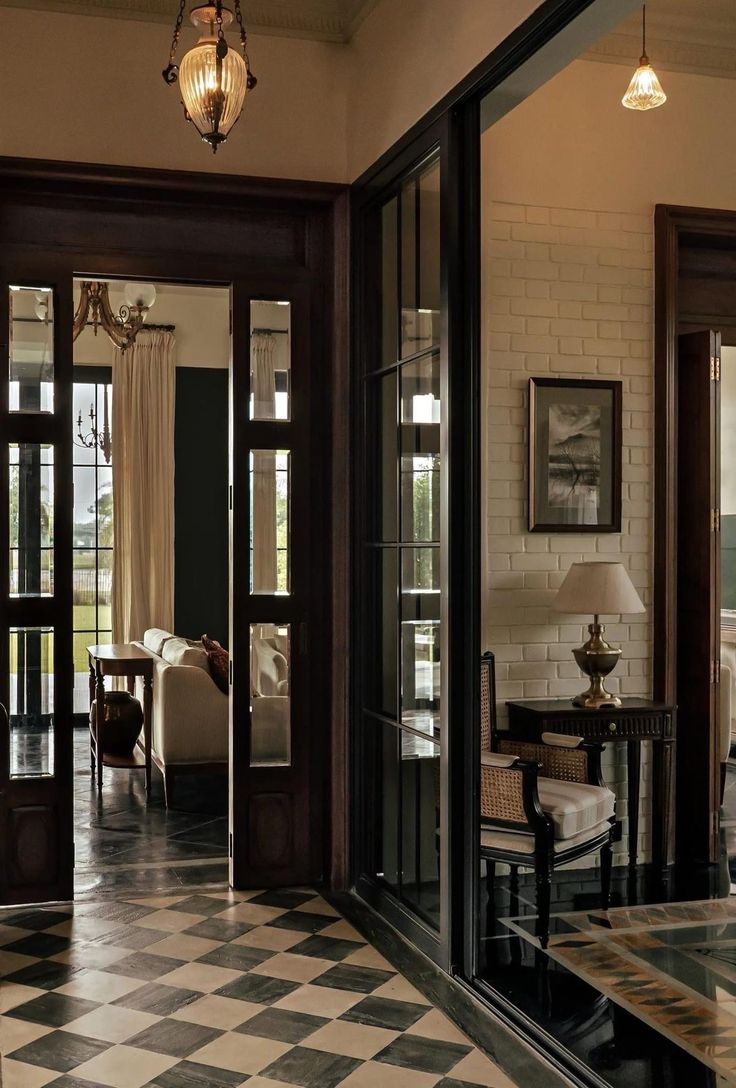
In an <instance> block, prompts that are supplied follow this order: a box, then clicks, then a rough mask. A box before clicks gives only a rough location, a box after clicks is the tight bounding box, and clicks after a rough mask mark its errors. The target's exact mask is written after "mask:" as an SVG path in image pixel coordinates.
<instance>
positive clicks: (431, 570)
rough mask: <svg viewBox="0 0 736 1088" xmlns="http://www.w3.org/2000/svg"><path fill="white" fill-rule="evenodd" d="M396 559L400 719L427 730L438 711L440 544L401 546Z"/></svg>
mask: <svg viewBox="0 0 736 1088" xmlns="http://www.w3.org/2000/svg"><path fill="white" fill-rule="evenodd" d="M401 560H402V567H401V586H402V589H401V720H402V722H403V723H404V725H411V726H412V727H413V728H415V729H417V728H419V729H422V730H426V731H427V732H429V733H433V732H434V731H435V730H439V712H440V570H439V563H440V549H439V548H437V547H435V548H404V549H403V551H402V556H401Z"/></svg>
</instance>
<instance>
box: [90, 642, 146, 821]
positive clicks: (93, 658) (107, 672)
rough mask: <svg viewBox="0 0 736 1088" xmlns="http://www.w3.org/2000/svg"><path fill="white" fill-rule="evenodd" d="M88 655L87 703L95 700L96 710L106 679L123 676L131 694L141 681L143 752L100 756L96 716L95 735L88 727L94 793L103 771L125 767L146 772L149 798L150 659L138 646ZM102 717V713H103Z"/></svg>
mask: <svg viewBox="0 0 736 1088" xmlns="http://www.w3.org/2000/svg"><path fill="white" fill-rule="evenodd" d="M87 653H88V654H89V702H90V706H91V705H92V702H93V700H94V699H96V700H97V706H98V707H104V705H105V677H106V676H125V677H127V680H128V690H129V691H131V692H132V690H133V681H134V678H135V677H136V676H142V677H143V738H144V739H143V751H141V749H140V747H139V744H140V742H139V744H138V745H136V747H135V748H134V749H133V754H132V755H131V756H129V757H125V756H114V755H111V754H109V753H106V752H103V750H102V745H101V744H100V738H99V721H100V718H101V715H100V714H99V713H98V714H97V717H96V722H97V723H98V727H97V728H96V729H95V731H94V732H92V730H91V725H90V740H91V747H92V754H93V758H94V761H95V763H96V767H97V789H98V791H99V790H101V789H102V767H103V764H104V765H105V766H106V767H125V768H127V769H129V770H135V769H136V768H138V767H143V768H144V769H145V772H146V797H147V798H148V799H149V800H150V797H151V708H152V703H153V658H152V657H151V655H150V654H147V653H146V651H145V650H143V649H142V648H141V647H140V646H136V645H134V644H133V643H119V644H117V645H116V644H115V643H113V644H112V645H110V646H88V647H87ZM103 713H104V711H103Z"/></svg>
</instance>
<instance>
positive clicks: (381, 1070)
mask: <svg viewBox="0 0 736 1088" xmlns="http://www.w3.org/2000/svg"><path fill="white" fill-rule="evenodd" d="M0 978H2V984H1V985H0V1010H1V1011H2V1014H1V1015H0V1055H1V1061H2V1078H0V1083H2V1084H3V1085H7V1086H8V1088H43V1086H45V1085H54V1086H55V1088H95V1086H98V1088H99V1086H103V1088H145V1086H149V1085H150V1086H153V1088H240V1086H241V1085H245V1084H247V1085H248V1086H249V1088H284V1086H285V1085H294V1086H296V1088H472V1086H474V1085H475V1086H476V1088H477V1086H483V1088H514V1086H513V1085H512V1084H511V1082H510V1081H509V1080H508V1078H507V1077H506V1076H505V1074H504V1073H503V1072H502V1071H501V1070H500V1069H499V1068H498V1067H497V1066H495V1065H494V1064H493V1063H492V1062H491V1061H490V1060H489V1059H488V1058H487V1057H486V1056H485V1055H484V1054H483V1053H482V1052H481V1051H479V1050H478V1049H477V1048H476V1047H474V1046H473V1045H472V1044H471V1043H470V1041H469V1040H468V1039H466V1038H465V1036H464V1035H463V1034H462V1033H461V1032H460V1031H459V1030H458V1029H457V1028H456V1027H455V1026H454V1025H453V1024H452V1023H450V1021H449V1020H448V1019H447V1018H446V1017H445V1016H444V1015H443V1014H442V1013H441V1012H440V1011H439V1010H437V1009H435V1008H434V1007H433V1006H432V1005H431V1003H430V1002H429V1001H427V1000H426V999H425V998H424V997H423V996H422V995H421V994H420V993H419V992H418V991H417V990H416V989H415V988H414V987H413V986H411V985H410V983H409V982H408V981H407V980H406V979H404V978H403V977H402V976H401V975H400V974H398V972H396V971H395V970H394V969H393V967H392V966H391V964H390V963H388V961H387V960H385V959H384V957H382V956H381V955H380V954H379V953H378V952H377V951H376V950H375V949H374V948H372V947H371V945H369V944H368V943H367V942H366V941H364V940H363V939H362V937H361V936H360V935H359V934H358V933H357V931H356V930H355V929H353V927H352V926H350V925H349V924H348V923H347V922H346V921H344V920H343V919H341V918H340V917H339V915H338V914H337V912H336V911H334V909H333V908H332V907H331V906H329V905H328V904H327V903H326V902H325V901H324V900H323V899H322V898H321V897H320V896H318V895H316V894H315V893H314V892H311V891H309V890H305V889H289V890H287V891H269V892H262V893H257V892H246V893H239V892H226V891H225V892H223V891H220V890H212V891H211V892H210V893H209V894H208V893H207V892H206V891H203V892H198V893H196V894H191V893H189V894H182V895H179V896H176V895H173V896H172V895H167V896H159V897H157V898H151V899H140V898H136V899H135V900H132V899H126V900H119V901H116V902H111V901H104V902H97V903H94V902H83V903H78V904H76V906H75V908H74V909H73V910H72V909H71V908H70V909H69V910H64V911H62V910H58V909H54V910H42V909H34V910H23V911H18V910H16V911H12V912H11V911H9V912H7V913H6V915H5V916H3V915H2V913H0Z"/></svg>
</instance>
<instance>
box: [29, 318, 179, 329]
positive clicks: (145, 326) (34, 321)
mask: <svg viewBox="0 0 736 1088" xmlns="http://www.w3.org/2000/svg"><path fill="white" fill-rule="evenodd" d="M17 322H19V323H20V324H25V325H42V324H45V322H42V321H39V320H38V318H37V317H14V318H13V324H14V325H15V324H16V323H17ZM50 324H53V322H50ZM93 325H94V321H88V322H87V328H88V329H90V328H92V326H93ZM97 327H98V328H100V329H101V328H102V325H100V324H98V326H97ZM141 328H143V329H150V330H151V331H152V332H174V331H175V330H176V325H151V324H149V323H148V322H147V321H146V322H144V324H143V325H142V326H141Z"/></svg>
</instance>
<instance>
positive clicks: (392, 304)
mask: <svg viewBox="0 0 736 1088" xmlns="http://www.w3.org/2000/svg"><path fill="white" fill-rule="evenodd" d="M398 217H399V211H398V200H397V198H396V197H394V198H393V199H392V200H389V202H388V204H384V206H383V208H382V209H381V278H382V283H381V312H382V321H381V324H382V330H383V363H384V366H391V364H392V363H395V362H396V359H397V355H398V334H399V282H398V272H399V267H398V257H399V248H398V246H399V233H398V232H399V218H398Z"/></svg>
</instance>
